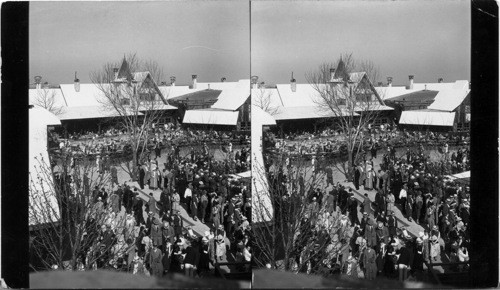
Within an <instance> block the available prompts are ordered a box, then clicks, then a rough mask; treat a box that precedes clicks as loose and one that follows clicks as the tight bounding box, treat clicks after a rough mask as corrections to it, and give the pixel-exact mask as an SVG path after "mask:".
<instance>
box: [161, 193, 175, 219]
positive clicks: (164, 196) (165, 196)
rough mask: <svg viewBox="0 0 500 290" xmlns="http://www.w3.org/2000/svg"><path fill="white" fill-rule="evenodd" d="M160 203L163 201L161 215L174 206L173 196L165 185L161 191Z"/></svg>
mask: <svg viewBox="0 0 500 290" xmlns="http://www.w3.org/2000/svg"><path fill="white" fill-rule="evenodd" d="M160 203H161V207H160V215H163V214H164V213H166V212H168V211H170V210H171V208H172V204H171V197H170V194H169V193H168V190H167V188H166V187H163V190H162V191H161V194H160Z"/></svg>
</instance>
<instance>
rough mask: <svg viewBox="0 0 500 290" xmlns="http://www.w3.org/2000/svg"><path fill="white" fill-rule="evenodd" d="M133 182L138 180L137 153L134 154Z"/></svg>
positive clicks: (131, 172) (131, 171)
mask: <svg viewBox="0 0 500 290" xmlns="http://www.w3.org/2000/svg"><path fill="white" fill-rule="evenodd" d="M130 174H131V176H130V178H132V181H136V180H137V152H136V151H134V153H132V169H131V170H130Z"/></svg>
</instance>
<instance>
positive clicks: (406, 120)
mask: <svg viewBox="0 0 500 290" xmlns="http://www.w3.org/2000/svg"><path fill="white" fill-rule="evenodd" d="M454 121H455V112H451V113H450V112H439V111H432V110H417V111H403V112H402V113H401V118H400V119H399V124H406V125H424V126H453V123H454Z"/></svg>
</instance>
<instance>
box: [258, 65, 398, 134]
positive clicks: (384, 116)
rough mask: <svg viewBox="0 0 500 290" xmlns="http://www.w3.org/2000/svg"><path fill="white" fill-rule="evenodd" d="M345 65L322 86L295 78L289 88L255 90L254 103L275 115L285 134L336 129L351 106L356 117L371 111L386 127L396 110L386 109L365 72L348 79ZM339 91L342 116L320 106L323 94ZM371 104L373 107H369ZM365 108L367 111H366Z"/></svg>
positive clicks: (336, 70)
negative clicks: (330, 127)
mask: <svg viewBox="0 0 500 290" xmlns="http://www.w3.org/2000/svg"><path fill="white" fill-rule="evenodd" d="M343 66H344V65H343V63H342V62H340V63H339V65H338V67H337V68H336V69H331V70H330V79H329V80H327V81H326V82H324V83H318V84H310V83H306V84H299V83H297V81H296V80H295V78H293V75H292V78H291V79H290V83H289V84H277V85H276V86H275V87H266V86H260V87H258V86H254V88H253V89H252V102H253V104H254V105H255V106H257V107H260V108H262V109H263V110H264V111H266V112H268V113H269V114H271V115H272V116H273V117H274V119H275V120H276V123H277V127H279V128H280V129H281V130H283V131H297V130H307V131H311V130H312V131H316V130H317V129H319V128H321V127H325V126H332V125H335V124H336V122H338V120H336V119H337V118H338V117H340V116H345V115H347V114H349V115H350V114H351V113H348V112H347V110H344V109H342V108H346V109H347V104H348V103H349V104H353V103H354V104H355V106H356V108H355V110H354V112H353V113H352V114H353V115H354V116H356V115H358V114H359V113H360V112H366V111H371V112H374V113H376V114H377V117H376V118H375V120H374V122H375V125H377V124H379V123H386V122H388V120H390V118H391V113H392V111H393V108H391V107H388V106H385V104H384V100H383V99H382V98H381V97H380V96H379V94H378V92H377V90H375V88H374V87H373V85H372V84H371V82H370V80H369V78H368V76H367V74H366V73H365V72H353V73H349V74H347V75H345V72H344V70H345V69H344V68H343ZM328 90H334V91H338V92H339V93H338V94H337V95H338V99H339V100H338V108H340V110H341V111H340V112H334V111H333V110H329V109H325V108H324V107H323V108H322V106H321V105H320V104H321V103H324V101H323V100H322V96H321V95H322V94H323V92H327V91H328ZM367 104H369V106H365V105H367ZM362 107H364V108H362Z"/></svg>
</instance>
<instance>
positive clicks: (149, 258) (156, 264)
mask: <svg viewBox="0 0 500 290" xmlns="http://www.w3.org/2000/svg"><path fill="white" fill-rule="evenodd" d="M162 258H163V254H162V252H161V250H160V249H158V245H156V244H154V243H153V247H152V248H151V250H150V251H149V253H148V254H147V255H146V259H145V260H146V264H148V265H149V268H150V269H151V276H155V277H163V263H162Z"/></svg>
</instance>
